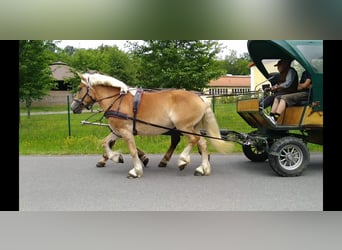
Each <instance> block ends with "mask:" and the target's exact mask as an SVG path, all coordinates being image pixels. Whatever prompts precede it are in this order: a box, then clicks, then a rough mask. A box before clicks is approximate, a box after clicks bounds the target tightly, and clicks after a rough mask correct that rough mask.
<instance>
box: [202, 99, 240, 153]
mask: <svg viewBox="0 0 342 250" xmlns="http://www.w3.org/2000/svg"><path fill="white" fill-rule="evenodd" d="M202 125H203V128H204V129H205V130H206V134H207V135H208V136H210V137H214V138H210V137H208V138H209V140H210V142H211V144H212V145H213V146H214V147H215V149H216V150H217V151H218V152H220V153H222V154H228V153H231V152H232V151H233V149H234V143H233V142H231V141H223V140H220V139H215V138H221V133H220V128H219V126H218V124H217V121H216V117H215V114H214V112H213V111H212V109H211V107H210V105H207V107H206V111H205V114H204V117H203V119H202Z"/></svg>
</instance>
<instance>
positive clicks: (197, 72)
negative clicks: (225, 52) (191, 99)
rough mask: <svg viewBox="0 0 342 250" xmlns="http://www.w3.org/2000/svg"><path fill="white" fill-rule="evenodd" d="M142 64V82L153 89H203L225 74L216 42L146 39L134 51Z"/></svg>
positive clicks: (140, 71)
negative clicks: (217, 56) (217, 57)
mask: <svg viewBox="0 0 342 250" xmlns="http://www.w3.org/2000/svg"><path fill="white" fill-rule="evenodd" d="M132 51H133V55H134V58H135V60H136V61H137V62H138V63H139V72H138V75H137V77H138V83H139V85H141V86H143V87H150V88H156V87H158V88H185V89H189V90H202V89H203V88H204V87H205V86H207V84H208V82H209V81H210V80H211V79H215V78H218V77H219V76H221V75H223V74H224V71H223V70H222V68H221V67H220V65H219V63H218V62H217V60H215V58H216V55H217V54H218V53H219V52H220V46H219V44H218V43H217V42H216V41H200V40H146V41H145V43H144V44H142V45H138V44H135V48H134V49H133V50H132Z"/></svg>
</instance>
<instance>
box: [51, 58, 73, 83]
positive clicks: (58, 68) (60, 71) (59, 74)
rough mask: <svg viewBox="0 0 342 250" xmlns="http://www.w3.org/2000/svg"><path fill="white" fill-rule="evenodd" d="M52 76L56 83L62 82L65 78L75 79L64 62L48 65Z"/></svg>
mask: <svg viewBox="0 0 342 250" xmlns="http://www.w3.org/2000/svg"><path fill="white" fill-rule="evenodd" d="M50 68H51V72H52V76H53V77H54V78H55V79H56V80H57V81H64V79H66V78H72V77H75V74H74V73H72V71H71V68H70V67H69V66H68V65H67V64H66V63H64V62H54V63H51V64H50Z"/></svg>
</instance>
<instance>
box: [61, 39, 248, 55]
mask: <svg viewBox="0 0 342 250" xmlns="http://www.w3.org/2000/svg"><path fill="white" fill-rule="evenodd" d="M126 41H127V40H61V42H60V43H58V44H57V45H58V47H60V48H65V47H66V46H68V45H69V46H73V47H75V48H85V49H90V48H91V49H96V48H97V47H99V46H101V45H102V44H103V45H111V46H112V45H117V46H118V47H119V49H121V50H125V46H124V45H125V43H126ZM131 41H139V40H131ZM218 41H219V43H221V44H222V45H223V47H225V46H226V48H225V49H223V52H222V53H221V54H220V55H219V56H220V57H221V58H224V57H225V55H227V54H229V50H235V51H236V52H237V55H238V56H239V55H241V54H243V53H247V52H248V51H247V40H218Z"/></svg>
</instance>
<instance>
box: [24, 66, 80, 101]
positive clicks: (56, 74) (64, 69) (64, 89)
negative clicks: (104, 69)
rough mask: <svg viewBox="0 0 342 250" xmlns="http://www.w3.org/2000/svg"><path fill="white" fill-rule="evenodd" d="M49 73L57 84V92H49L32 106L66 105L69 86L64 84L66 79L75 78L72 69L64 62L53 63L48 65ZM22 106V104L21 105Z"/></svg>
mask: <svg viewBox="0 0 342 250" xmlns="http://www.w3.org/2000/svg"><path fill="white" fill-rule="evenodd" d="M49 66H50V69H51V73H52V76H53V78H54V79H55V81H56V82H57V90H50V92H49V94H48V95H47V96H44V98H43V99H42V100H37V101H33V102H32V106H58V105H67V104H68V103H67V102H68V96H69V100H70V98H71V92H70V89H69V86H68V85H67V84H66V83H65V80H66V79H68V78H73V77H75V74H74V73H73V72H72V69H71V68H70V67H69V66H68V65H67V64H66V63H64V62H54V63H51V64H50V65H49ZM21 105H23V104H21Z"/></svg>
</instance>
